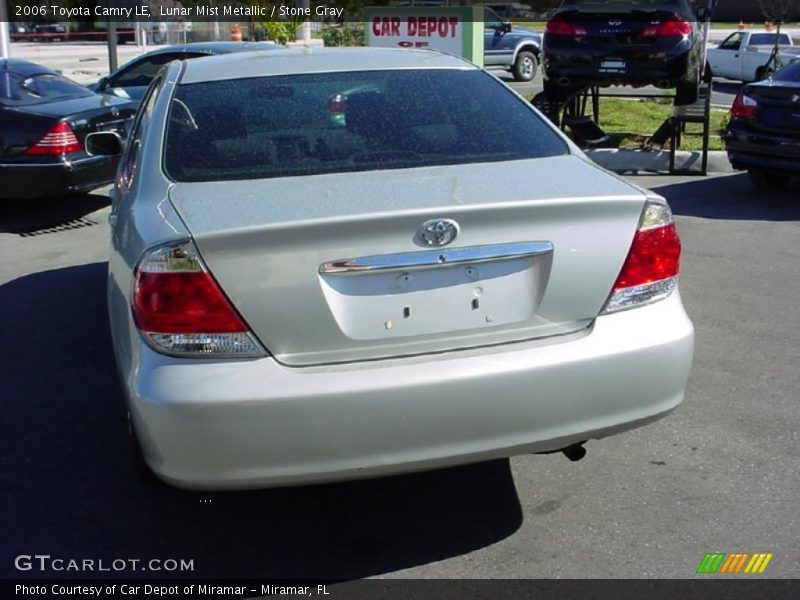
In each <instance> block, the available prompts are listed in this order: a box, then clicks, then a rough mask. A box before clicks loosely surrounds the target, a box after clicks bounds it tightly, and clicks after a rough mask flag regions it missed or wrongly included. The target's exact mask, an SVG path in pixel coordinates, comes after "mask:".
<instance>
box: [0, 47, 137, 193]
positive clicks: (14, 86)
mask: <svg viewBox="0 0 800 600" xmlns="http://www.w3.org/2000/svg"><path fill="white" fill-rule="evenodd" d="M135 112H136V103H134V102H131V101H129V100H123V99H121V98H116V97H114V96H104V95H100V94H96V93H95V92H93V91H91V90H88V89H86V88H85V87H83V86H82V85H79V84H77V83H75V82H74V81H72V80H70V79H67V78H66V77H64V76H62V75H60V74H58V73H57V72H55V71H53V70H51V69H48V68H46V67H43V66H41V65H38V64H36V63H33V62H29V61H26V60H19V59H9V58H3V59H0V199H2V198H39V197H46V196H65V195H68V194H71V193H73V192H80V191H85V190H89V189H92V188H95V187H98V186H100V185H103V184H105V183H109V182H111V181H113V180H114V173H115V171H116V167H117V160H118V159H117V158H116V157H108V156H90V155H89V154H87V153H86V151H85V149H84V140H85V138H86V136H87V135H88V134H89V133H92V132H95V131H116V132H117V133H119V134H120V136H121V137H125V136H126V134H127V128H128V126H129V124H130V122H131V120H132V119H133V116H134V114H135Z"/></svg>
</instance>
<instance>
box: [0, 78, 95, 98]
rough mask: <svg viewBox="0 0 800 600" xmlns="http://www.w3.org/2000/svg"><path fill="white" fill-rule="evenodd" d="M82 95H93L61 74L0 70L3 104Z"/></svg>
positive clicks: (0, 92) (0, 88)
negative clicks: (23, 73)
mask: <svg viewBox="0 0 800 600" xmlns="http://www.w3.org/2000/svg"><path fill="white" fill-rule="evenodd" d="M83 96H94V92H92V91H91V90H88V89H86V88H85V87H83V86H80V85H78V84H77V83H75V82H74V81H72V80H70V79H67V78H66V77H62V76H61V75H56V74H53V73H40V74H38V75H30V76H28V75H20V74H18V73H14V72H12V71H0V103H2V104H3V105H4V106H27V105H30V104H42V103H44V102H53V101H55V100H66V99H68V98H81V97H83Z"/></svg>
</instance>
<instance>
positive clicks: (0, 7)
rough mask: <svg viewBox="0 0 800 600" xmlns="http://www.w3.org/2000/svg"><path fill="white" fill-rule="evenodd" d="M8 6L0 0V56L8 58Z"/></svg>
mask: <svg viewBox="0 0 800 600" xmlns="http://www.w3.org/2000/svg"><path fill="white" fill-rule="evenodd" d="M8 57H9V53H8V7H7V6H6V0H0V58H8Z"/></svg>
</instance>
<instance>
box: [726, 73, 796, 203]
mask: <svg viewBox="0 0 800 600" xmlns="http://www.w3.org/2000/svg"><path fill="white" fill-rule="evenodd" d="M724 138H725V147H726V149H727V151H728V159H729V160H730V162H731V165H733V168H734V169H746V170H747V174H748V175H749V176H750V179H751V180H752V182H753V184H754V185H755V186H756V187H757V188H759V189H766V190H775V189H781V188H783V187H786V185H787V184H788V183H789V180H790V179H791V177H792V176H793V175H797V176H800V63H793V64H791V65H789V66H788V67H784V68H783V69H781V70H780V71H778V72H777V73H775V74H774V75H773V76H772V77H771V78H769V79H767V80H765V81H759V82H758V83H751V84H748V85H746V86H744V87H743V88H742V90H741V91H740V92H739V94H738V95H737V96H736V99H735V100H734V101H733V106H732V107H731V118H730V122H729V124H728V127H727V129H726V131H725V136H724Z"/></svg>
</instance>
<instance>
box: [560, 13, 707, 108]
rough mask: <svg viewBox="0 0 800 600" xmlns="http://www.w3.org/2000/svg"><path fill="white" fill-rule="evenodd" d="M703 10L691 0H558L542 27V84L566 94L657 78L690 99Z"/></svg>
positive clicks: (700, 52)
mask: <svg viewBox="0 0 800 600" xmlns="http://www.w3.org/2000/svg"><path fill="white" fill-rule="evenodd" d="M706 16H707V15H706V9H695V8H693V5H692V4H691V3H690V2H689V0H564V2H562V4H561V7H560V8H559V10H558V11H557V12H556V13H555V14H554V15H553V17H552V18H551V19H550V21H548V23H547V27H546V29H545V34H544V77H545V90H546V91H547V92H548V95H550V96H551V97H554V98H559V97H561V98H566V97H568V96H570V95H571V94H572V93H574V92H575V91H578V90H581V89H584V88H586V87H588V86H595V85H599V86H608V85H632V86H636V87H639V86H645V85H656V86H659V87H663V88H676V96H677V99H676V104H690V103H692V102H694V101H695V100H696V99H697V86H698V83H699V81H700V76H701V72H702V65H703V57H704V48H703V35H702V29H701V26H700V24H699V23H698V19H701V20H702V19H704V18H705V17H706Z"/></svg>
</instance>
